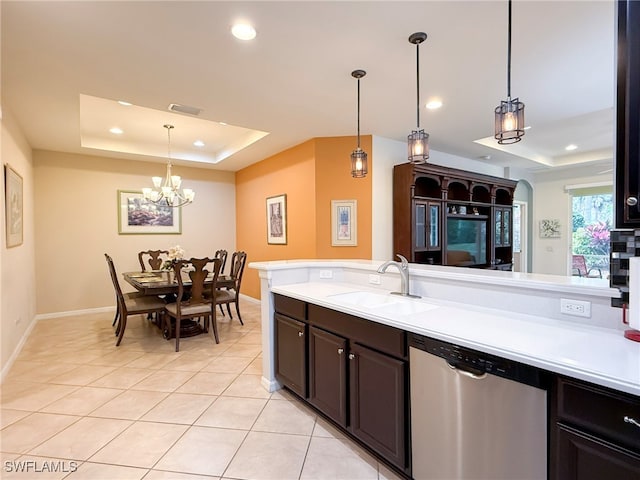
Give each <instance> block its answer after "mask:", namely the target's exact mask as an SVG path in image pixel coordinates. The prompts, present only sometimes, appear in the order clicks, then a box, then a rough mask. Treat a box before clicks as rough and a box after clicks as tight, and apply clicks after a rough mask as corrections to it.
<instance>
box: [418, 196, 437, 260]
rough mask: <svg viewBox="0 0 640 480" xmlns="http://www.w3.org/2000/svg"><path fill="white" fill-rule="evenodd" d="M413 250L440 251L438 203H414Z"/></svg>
mask: <svg viewBox="0 0 640 480" xmlns="http://www.w3.org/2000/svg"><path fill="white" fill-rule="evenodd" d="M414 214H415V226H414V230H415V249H416V250H438V249H440V202H426V201H419V200H417V201H416V202H415V208H414Z"/></svg>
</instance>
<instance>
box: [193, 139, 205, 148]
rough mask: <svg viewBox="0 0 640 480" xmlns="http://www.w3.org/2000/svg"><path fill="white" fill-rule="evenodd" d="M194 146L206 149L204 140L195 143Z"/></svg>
mask: <svg viewBox="0 0 640 480" xmlns="http://www.w3.org/2000/svg"><path fill="white" fill-rule="evenodd" d="M193 145H194V146H195V147H204V142H203V141H202V140H196V141H195V142H193Z"/></svg>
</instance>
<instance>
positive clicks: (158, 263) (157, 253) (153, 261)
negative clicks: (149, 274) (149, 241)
mask: <svg viewBox="0 0 640 480" xmlns="http://www.w3.org/2000/svg"><path fill="white" fill-rule="evenodd" d="M162 255H167V256H168V255H169V251H168V250H144V251H142V252H140V253H138V261H139V262H140V268H141V269H142V271H143V272H146V271H147V264H148V265H149V266H150V267H151V270H160V269H161V268H162V264H163V263H164V262H165V261H166V260H167V259H168V257H166V258H163V257H162ZM147 257H149V258H147ZM145 260H146V262H145Z"/></svg>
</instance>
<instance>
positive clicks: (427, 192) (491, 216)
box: [393, 163, 517, 270]
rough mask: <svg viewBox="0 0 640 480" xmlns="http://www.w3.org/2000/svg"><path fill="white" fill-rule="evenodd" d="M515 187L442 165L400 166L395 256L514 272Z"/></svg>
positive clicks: (395, 180) (396, 187) (395, 192)
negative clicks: (396, 254)
mask: <svg viewBox="0 0 640 480" xmlns="http://www.w3.org/2000/svg"><path fill="white" fill-rule="evenodd" d="M516 184H517V182H516V181H514V180H509V179H505V178H500V177H493V176H490V175H483V174H478V173H473V172H467V171H465V170H458V169H455V168H448V167H441V166H438V165H431V164H420V165H415V164H412V163H404V164H400V165H396V166H395V167H394V169H393V248H394V252H395V253H399V254H400V255H403V256H405V257H406V258H407V259H408V260H409V261H410V262H412V263H428V264H434V265H456V266H471V267H478V268H494V269H504V270H510V269H511V266H512V256H513V247H512V236H513V222H512V219H513V212H512V209H513V193H514V190H515V188H516Z"/></svg>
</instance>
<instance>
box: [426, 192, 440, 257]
mask: <svg viewBox="0 0 640 480" xmlns="http://www.w3.org/2000/svg"><path fill="white" fill-rule="evenodd" d="M428 232H429V249H430V250H440V204H439V203H435V202H429V229H428Z"/></svg>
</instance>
